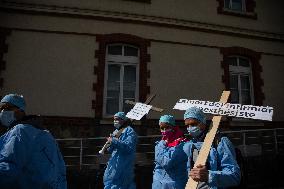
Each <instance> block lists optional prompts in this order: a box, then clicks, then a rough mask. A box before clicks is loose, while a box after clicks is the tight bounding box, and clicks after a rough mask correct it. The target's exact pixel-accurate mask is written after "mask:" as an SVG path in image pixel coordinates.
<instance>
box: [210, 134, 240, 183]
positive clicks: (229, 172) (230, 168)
mask: <svg viewBox="0 0 284 189" xmlns="http://www.w3.org/2000/svg"><path fill="white" fill-rule="evenodd" d="M217 159H218V162H219V163H218V164H219V168H218V171H212V170H209V181H208V183H209V185H210V186H217V187H229V186H235V185H238V184H239V183H240V179H241V176H240V167H239V165H238V163H237V161H236V155H235V148H234V146H233V144H232V143H231V142H230V140H229V139H228V138H227V137H222V138H221V141H220V142H219V144H218V146H217Z"/></svg>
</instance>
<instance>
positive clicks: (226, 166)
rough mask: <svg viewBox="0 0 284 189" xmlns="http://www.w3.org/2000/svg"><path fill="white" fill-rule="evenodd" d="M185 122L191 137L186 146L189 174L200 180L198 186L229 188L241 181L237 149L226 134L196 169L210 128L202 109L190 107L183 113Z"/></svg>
mask: <svg viewBox="0 0 284 189" xmlns="http://www.w3.org/2000/svg"><path fill="white" fill-rule="evenodd" d="M184 122H185V125H186V126H187V131H188V134H189V135H190V137H191V140H190V141H189V142H187V143H186V144H185V145H184V151H185V153H186V154H187V156H188V164H187V167H188V172H189V176H190V177H191V178H192V179H193V180H195V181H197V182H198V187H197V188H214V189H215V188H227V187H232V186H237V185H238V184H239V183H240V179H241V175H240V167H239V166H238V163H237V161H236V154H235V148H234V146H233V144H232V143H231V142H230V140H229V139H228V138H227V137H221V139H220V141H218V144H217V145H216V146H214V145H212V147H211V150H210V152H209V156H208V159H207V163H206V165H197V166H196V167H195V168H193V166H194V163H195V161H196V159H197V156H198V153H199V151H200V149H201V146H202V145H203V141H204V138H205V136H206V134H207V132H208V130H209V127H208V126H207V125H206V117H205V115H204V113H203V111H202V110H200V109H199V108H196V107H192V108H189V109H187V110H186V111H185V113H184Z"/></svg>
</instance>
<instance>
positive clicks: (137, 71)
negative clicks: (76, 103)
mask: <svg viewBox="0 0 284 189" xmlns="http://www.w3.org/2000/svg"><path fill="white" fill-rule="evenodd" d="M96 41H97V42H98V49H97V50H96V52H95V57H96V58H97V61H98V64H97V65H95V66H94V74H95V75H96V76H97V80H96V82H95V83H93V89H94V91H95V92H96V96H95V100H92V108H93V109H95V117H96V118H98V119H101V118H103V117H104V118H108V117H109V116H111V115H112V114H113V113H115V112H116V111H125V112H127V111H128V110H129V109H130V107H129V106H128V105H127V104H125V103H124V101H125V100H127V99H129V100H135V101H139V102H144V101H145V100H146V97H147V94H149V93H150V86H148V85H147V79H148V78H149V77H150V71H149V70H148V69H147V64H148V63H149V62H150V58H151V57H150V54H148V47H150V44H151V43H150V40H148V39H144V38H141V37H138V36H134V35H130V34H122V33H114V34H105V35H97V36H96ZM131 107H132V106H131Z"/></svg>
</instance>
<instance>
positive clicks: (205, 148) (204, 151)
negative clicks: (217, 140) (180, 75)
mask: <svg viewBox="0 0 284 189" xmlns="http://www.w3.org/2000/svg"><path fill="white" fill-rule="evenodd" d="M229 95H230V91H223V93H222V96H221V98H220V102H221V103H226V102H227V101H228V98H229ZM221 118H222V116H214V117H213V119H212V123H211V125H210V128H211V129H210V131H209V132H208V133H207V134H206V137H205V139H204V142H203V145H202V147H201V149H200V152H199V155H198V157H197V159H196V162H195V163H194V167H196V166H197V165H205V163H206V160H207V157H208V154H209V152H210V148H211V145H212V143H213V140H214V137H215V135H216V133H217V130H218V127H219V124H220V121H221ZM197 185H198V182H196V181H194V180H193V179H192V178H191V177H189V179H188V181H187V184H186V186H185V189H196V188H197Z"/></svg>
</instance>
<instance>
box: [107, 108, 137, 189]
mask: <svg viewBox="0 0 284 189" xmlns="http://www.w3.org/2000/svg"><path fill="white" fill-rule="evenodd" d="M129 123H130V122H129V119H127V117H126V116H125V113H124V112H117V113H116V114H115V115H114V123H113V124H114V127H115V130H114V132H113V133H112V135H111V136H110V137H109V138H108V142H109V143H110V146H109V148H108V151H109V152H110V153H111V157H110V159H109V161H108V163H107V167H106V170H105V173H104V178H103V181H104V189H135V188H136V185H135V182H134V176H135V175H134V165H135V152H136V144H137V134H136V132H135V131H134V129H133V128H132V127H130V126H129Z"/></svg>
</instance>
